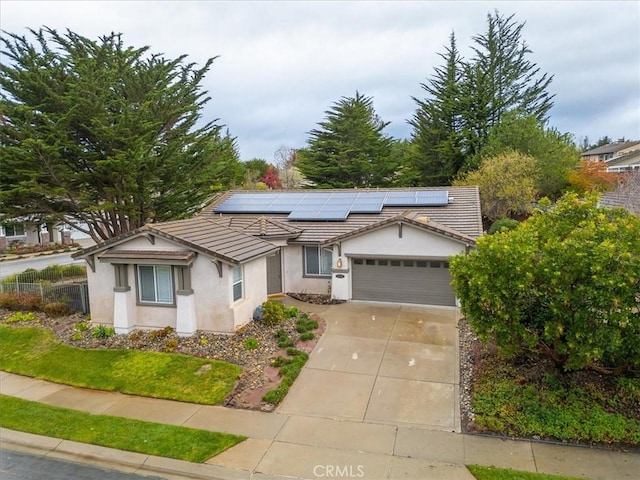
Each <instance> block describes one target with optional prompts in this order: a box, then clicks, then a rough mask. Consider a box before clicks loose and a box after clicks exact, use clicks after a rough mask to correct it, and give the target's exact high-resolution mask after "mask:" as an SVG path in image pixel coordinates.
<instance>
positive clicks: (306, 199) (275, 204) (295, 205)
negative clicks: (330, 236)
mask: <svg viewBox="0 0 640 480" xmlns="http://www.w3.org/2000/svg"><path fill="white" fill-rule="evenodd" d="M448 203H449V192H448V191H446V190H419V191H385V190H376V191H366V192H322V191H313V192H311V191H310V192H304V193H303V192H295V193H294V192H280V193H275V192H274V193H234V194H232V195H231V196H230V197H229V198H227V199H226V200H225V201H224V202H222V203H221V204H220V205H218V206H217V207H216V208H215V212H216V213H262V214H275V213H282V214H283V213H288V214H289V216H288V217H287V218H288V219H289V220H298V221H313V220H329V221H344V220H346V219H347V217H348V216H349V214H350V213H380V211H382V208H383V207H409V208H411V207H443V206H446V205H447V204H448Z"/></svg>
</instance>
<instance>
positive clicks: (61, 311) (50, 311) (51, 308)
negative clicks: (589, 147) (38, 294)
mask: <svg viewBox="0 0 640 480" xmlns="http://www.w3.org/2000/svg"><path fill="white" fill-rule="evenodd" d="M42 310H43V311H44V313H46V314H47V315H49V316H50V317H64V316H65V315H69V314H70V313H71V312H72V310H71V308H70V307H69V305H67V304H66V303H63V302H52V303H47V304H46V305H45V306H44V307H42Z"/></svg>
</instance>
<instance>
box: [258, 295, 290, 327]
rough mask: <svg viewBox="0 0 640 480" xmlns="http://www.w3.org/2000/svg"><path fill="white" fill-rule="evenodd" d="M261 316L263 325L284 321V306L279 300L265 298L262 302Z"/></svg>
mask: <svg viewBox="0 0 640 480" xmlns="http://www.w3.org/2000/svg"><path fill="white" fill-rule="evenodd" d="M262 317H263V322H264V324H265V325H278V324H279V323H282V322H283V321H284V317H285V306H284V305H283V304H282V303H280V302H274V301H273V300H267V301H266V302H264V303H263V304H262Z"/></svg>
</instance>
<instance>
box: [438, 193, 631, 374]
mask: <svg viewBox="0 0 640 480" xmlns="http://www.w3.org/2000/svg"><path fill="white" fill-rule="evenodd" d="M541 206H542V209H541V210H539V211H537V212H535V213H534V215H533V216H532V217H530V218H529V219H528V220H526V221H524V222H522V223H521V224H520V225H519V226H518V228H516V229H515V230H511V231H503V232H502V233H501V234H499V235H486V236H484V237H481V238H480V239H478V241H477V250H476V251H474V252H471V253H470V254H468V255H458V256H456V257H455V258H454V259H453V260H452V261H451V274H452V277H453V286H454V289H455V292H456V296H457V297H458V298H460V302H461V305H462V312H463V313H464V314H465V315H466V317H467V319H468V320H469V323H470V324H471V326H472V327H473V329H474V330H475V331H476V333H477V334H478V335H479V336H480V337H481V339H483V340H488V339H493V340H494V341H495V342H496V344H497V345H498V346H499V347H500V348H501V349H502V350H503V351H504V352H506V353H510V354H516V353H520V352H523V351H527V350H535V351H537V352H538V353H539V354H541V355H544V356H546V357H549V358H550V359H551V360H552V361H553V362H554V363H555V364H556V365H557V366H558V367H561V368H563V369H564V370H566V371H571V370H582V369H593V370H598V371H600V372H602V373H621V372H623V371H632V370H637V369H638V368H640V341H638V338H640V312H639V311H638V292H640V217H637V216H635V215H633V214H631V213H629V212H628V211H626V210H623V209H612V208H600V207H598V205H597V197H594V196H591V197H588V198H587V199H586V200H581V199H579V198H578V197H577V196H576V195H575V194H568V195H566V196H565V197H563V198H562V199H561V200H559V201H558V202H557V204H556V205H554V206H553V207H552V208H551V207H550V206H549V205H548V203H547V204H546V205H545V204H544V203H543V202H541ZM545 208H546V209H545Z"/></svg>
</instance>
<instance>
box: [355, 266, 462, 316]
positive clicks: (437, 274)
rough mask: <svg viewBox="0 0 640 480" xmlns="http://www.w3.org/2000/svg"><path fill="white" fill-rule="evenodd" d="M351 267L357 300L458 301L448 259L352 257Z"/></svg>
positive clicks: (450, 303) (442, 303)
mask: <svg viewBox="0 0 640 480" xmlns="http://www.w3.org/2000/svg"><path fill="white" fill-rule="evenodd" d="M352 269H353V270H352V271H353V283H352V298H353V299H354V300H369V301H378V302H396V303H420V304H425V305H448V306H455V304H456V300H455V295H454V293H453V289H452V288H451V275H450V274H449V263H448V262H446V261H443V260H411V259H391V258H353V259H352Z"/></svg>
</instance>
